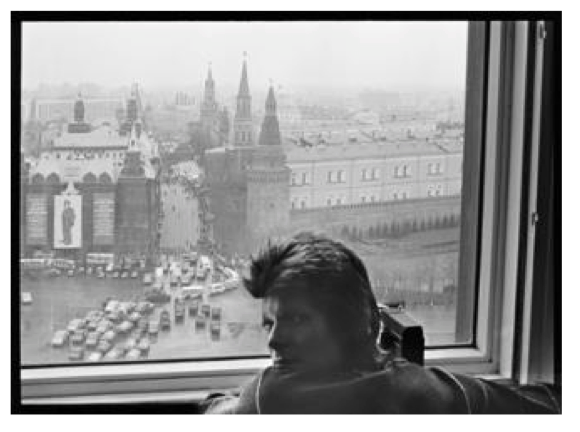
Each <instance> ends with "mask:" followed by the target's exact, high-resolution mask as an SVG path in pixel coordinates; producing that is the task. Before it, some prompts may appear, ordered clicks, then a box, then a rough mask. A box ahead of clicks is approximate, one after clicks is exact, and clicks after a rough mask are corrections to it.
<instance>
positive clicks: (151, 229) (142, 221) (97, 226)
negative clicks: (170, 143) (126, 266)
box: [21, 99, 160, 261]
mask: <svg viewBox="0 0 580 432" xmlns="http://www.w3.org/2000/svg"><path fill="white" fill-rule="evenodd" d="M73 111H74V122H71V123H70V124H69V125H68V128H67V130H66V131H65V132H63V133H62V134H61V136H60V137H58V138H56V139H55V140H54V141H53V142H52V143H51V147H50V148H49V149H47V150H46V151H44V152H43V153H42V154H41V156H40V158H39V159H38V160H37V161H35V162H34V163H33V164H31V166H30V168H29V169H28V172H26V176H25V177H23V179H22V182H23V183H24V186H23V191H24V193H23V194H22V195H21V199H22V202H23V208H24V212H23V214H24V215H25V218H23V219H24V220H25V224H24V227H23V231H24V232H23V236H22V238H23V239H24V244H23V251H24V255H25V256H29V255H31V254H32V253H34V252H35V251H38V250H41V251H46V252H48V251H54V252H56V255H57V256H62V257H67V258H71V259H76V260H79V261H82V260H83V259H84V257H85V256H86V255H87V254H88V253H99V252H101V253H116V254H121V255H134V256H140V257H151V258H152V257H153V256H154V254H155V253H156V250H157V247H158V242H159V238H158V218H159V208H160V191H159V159H158V157H157V150H156V149H155V148H154V147H155V144H154V143H152V142H151V141H150V140H149V138H148V136H147V134H146V132H145V130H144V128H143V125H142V124H141V123H140V121H139V120H137V121H135V122H133V125H132V129H131V132H130V134H129V135H121V134H120V131H118V130H114V129H112V128H111V127H110V126H106V127H101V128H98V129H92V128H90V127H88V125H87V124H86V123H85V121H84V107H83V101H82V100H81V99H79V100H77V101H76V103H75V105H74V108H73Z"/></svg>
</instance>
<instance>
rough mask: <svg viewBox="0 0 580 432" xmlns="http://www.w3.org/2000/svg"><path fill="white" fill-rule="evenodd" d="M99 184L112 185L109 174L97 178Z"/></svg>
mask: <svg viewBox="0 0 580 432" xmlns="http://www.w3.org/2000/svg"><path fill="white" fill-rule="evenodd" d="M99 183H102V184H111V183H113V180H112V179H111V176H110V175H109V173H106V172H104V173H102V174H101V175H100V176H99Z"/></svg>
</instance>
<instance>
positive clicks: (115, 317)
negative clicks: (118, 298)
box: [107, 311, 123, 324]
mask: <svg viewBox="0 0 580 432" xmlns="http://www.w3.org/2000/svg"><path fill="white" fill-rule="evenodd" d="M107 319H108V320H109V321H111V322H113V323H117V324H119V323H121V322H123V316H122V314H121V312H120V311H113V312H109V313H107Z"/></svg>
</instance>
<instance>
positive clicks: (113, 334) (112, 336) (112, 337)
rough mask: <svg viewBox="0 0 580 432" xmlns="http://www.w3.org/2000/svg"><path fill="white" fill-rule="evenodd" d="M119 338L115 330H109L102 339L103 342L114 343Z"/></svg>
mask: <svg viewBox="0 0 580 432" xmlns="http://www.w3.org/2000/svg"><path fill="white" fill-rule="evenodd" d="M116 337H117V332H115V330H107V331H106V332H105V333H104V334H103V336H102V337H101V340H104V341H107V342H109V343H112V342H113V341H114V340H115V338H116Z"/></svg>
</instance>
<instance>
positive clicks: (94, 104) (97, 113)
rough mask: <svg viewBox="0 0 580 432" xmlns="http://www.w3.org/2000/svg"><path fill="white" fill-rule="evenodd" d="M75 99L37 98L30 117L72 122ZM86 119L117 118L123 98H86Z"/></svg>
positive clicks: (88, 121) (92, 120)
mask: <svg viewBox="0 0 580 432" xmlns="http://www.w3.org/2000/svg"><path fill="white" fill-rule="evenodd" d="M74 103H75V100H73V99H36V100H35V101H34V103H33V104H31V112H30V116H29V117H30V118H31V119H33V120H37V121H39V122H41V123H46V122H50V121H55V120H64V121H66V122H70V121H72V120H73V116H74ZM84 105H85V121H86V122H87V123H93V122H96V121H99V120H102V119H111V120H115V118H116V111H117V110H118V109H119V108H122V107H123V105H124V100H123V98H94V99H85V100H84Z"/></svg>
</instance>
